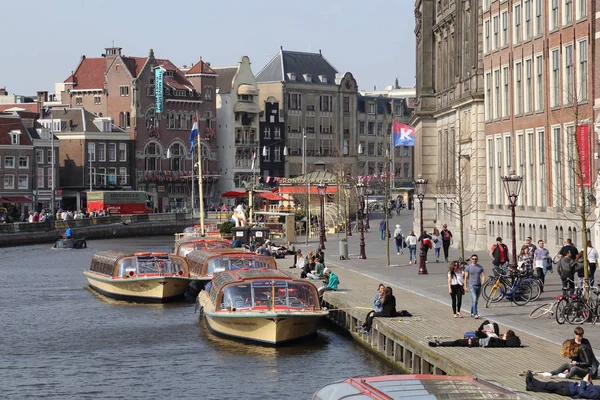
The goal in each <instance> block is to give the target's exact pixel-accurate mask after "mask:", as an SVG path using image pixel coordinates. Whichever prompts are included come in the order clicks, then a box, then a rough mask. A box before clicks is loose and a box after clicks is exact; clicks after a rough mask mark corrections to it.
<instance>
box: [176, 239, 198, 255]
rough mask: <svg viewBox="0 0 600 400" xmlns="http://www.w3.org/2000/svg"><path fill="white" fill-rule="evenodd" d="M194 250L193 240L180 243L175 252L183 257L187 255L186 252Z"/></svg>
mask: <svg viewBox="0 0 600 400" xmlns="http://www.w3.org/2000/svg"><path fill="white" fill-rule="evenodd" d="M194 250H196V246H195V243H194V242H190V243H183V244H182V245H180V246H179V251H178V252H177V255H178V256H182V257H185V256H187V255H188V253H190V252H192V251H194Z"/></svg>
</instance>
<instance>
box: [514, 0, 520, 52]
mask: <svg viewBox="0 0 600 400" xmlns="http://www.w3.org/2000/svg"><path fill="white" fill-rule="evenodd" d="M514 28H515V31H514V34H513V41H514V44H519V43H521V5H520V4H515V8H514Z"/></svg>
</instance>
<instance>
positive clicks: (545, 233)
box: [543, 225, 548, 243]
mask: <svg viewBox="0 0 600 400" xmlns="http://www.w3.org/2000/svg"><path fill="white" fill-rule="evenodd" d="M543 239H544V242H546V243H548V229H547V228H546V225H544V237H543Z"/></svg>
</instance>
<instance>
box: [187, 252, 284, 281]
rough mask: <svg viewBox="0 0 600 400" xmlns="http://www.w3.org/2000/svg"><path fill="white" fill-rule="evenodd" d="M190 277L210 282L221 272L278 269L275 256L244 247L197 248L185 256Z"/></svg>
mask: <svg viewBox="0 0 600 400" xmlns="http://www.w3.org/2000/svg"><path fill="white" fill-rule="evenodd" d="M185 260H186V261H187V265H188V268H189V271H190V278H191V279H192V280H198V281H203V282H205V283H206V282H210V281H211V280H212V279H213V276H214V275H215V274H217V273H219V272H223V271H229V270H237V269H242V268H249V269H252V268H265V269H277V262H276V261H275V259H273V257H269V256H261V255H258V254H255V253H250V252H247V251H245V250H242V249H213V250H195V251H191V252H189V253H188V254H187V255H186V256H185Z"/></svg>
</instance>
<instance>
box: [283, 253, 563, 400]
mask: <svg viewBox="0 0 600 400" xmlns="http://www.w3.org/2000/svg"><path fill="white" fill-rule="evenodd" d="M280 264H282V265H280V267H283V268H286V269H287V267H288V265H287V263H285V261H283V262H281V263H280ZM331 268H332V270H333V271H334V272H335V273H336V274H337V275H338V277H339V279H340V285H339V291H337V292H332V291H329V292H326V293H325V295H324V299H323V300H324V302H325V303H326V306H327V307H328V308H330V313H329V318H330V319H331V320H332V321H334V323H336V324H337V325H338V326H339V327H340V328H341V329H343V330H344V331H346V332H349V333H350V334H351V335H352V337H353V338H354V339H355V340H356V341H358V342H359V343H361V344H362V345H364V346H365V347H366V348H368V349H370V350H371V351H373V352H375V353H376V354H378V355H379V356H381V357H383V358H385V359H386V360H388V361H390V362H391V363H393V364H395V365H397V367H398V368H400V369H401V370H403V371H406V372H407V373H423V374H440V375H443V374H447V375H463V376H464V375H466V376H478V377H481V378H484V379H488V380H492V381H496V382H499V383H500V384H502V385H505V386H507V387H509V388H511V389H512V390H515V391H519V392H525V377H524V376H521V375H520V374H522V372H523V371H527V370H532V371H549V370H552V369H554V368H556V367H557V366H559V365H561V364H562V363H564V361H565V360H564V359H563V358H561V357H560V354H559V353H560V346H559V345H557V344H555V343H552V342H549V341H546V340H543V339H540V338H538V337H536V336H533V335H529V334H527V333H524V332H522V331H517V330H515V333H516V334H517V336H519V337H520V338H521V342H522V344H523V347H521V348H479V347H474V348H465V347H429V346H428V342H429V341H434V340H435V339H439V340H440V341H449V340H454V339H460V338H462V337H463V336H464V334H465V332H469V331H475V330H476V329H477V328H478V327H479V325H480V324H481V323H482V322H483V321H484V320H485V317H482V318H481V319H478V320H476V319H473V318H469V317H468V315H469V314H465V318H453V315H452V308H451V306H450V298H448V305H447V306H444V305H442V304H440V303H439V302H437V301H435V300H432V299H429V298H427V297H425V296H421V295H418V294H416V293H412V292H407V291H404V290H401V289H399V288H397V287H393V286H392V288H393V291H394V296H395V297H396V308H397V310H398V311H400V310H404V309H405V310H407V311H409V312H410V313H411V314H412V317H409V318H401V317H396V318H375V320H374V321H373V328H372V330H371V334H370V335H365V334H360V333H357V331H356V328H357V327H359V326H360V325H362V323H363V322H364V320H365V317H366V315H367V313H368V312H369V310H370V309H371V308H372V305H373V297H374V295H375V293H376V291H377V287H378V284H379V281H377V280H375V279H372V278H369V277H367V276H365V275H363V274H360V273H357V272H353V271H350V270H346V269H343V268H338V267H331ZM291 271H293V273H294V274H297V275H299V274H300V271H299V270H298V269H292V270H291ZM315 284H316V285H317V286H320V284H321V283H320V282H317V281H315ZM442 290H443V289H442ZM467 296H468V294H467ZM482 311H483V310H482ZM490 321H491V322H493V319H490ZM506 330H507V328H506V327H504V326H502V325H501V326H500V331H501V333H504V332H505V331H506ZM565 339H567V338H565ZM542 379H545V378H542ZM546 379H547V378H546ZM533 397H534V398H536V399H562V398H564V397H562V396H558V395H551V394H544V393H535V394H534V396H533Z"/></svg>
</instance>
